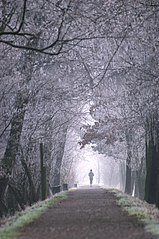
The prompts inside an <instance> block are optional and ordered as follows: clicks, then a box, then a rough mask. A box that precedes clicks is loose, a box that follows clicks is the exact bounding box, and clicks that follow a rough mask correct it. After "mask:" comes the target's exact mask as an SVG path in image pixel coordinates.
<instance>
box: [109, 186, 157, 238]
mask: <svg viewBox="0 0 159 239" xmlns="http://www.w3.org/2000/svg"><path fill="white" fill-rule="evenodd" d="M111 191H112V192H113V193H115V195H116V197H117V203H118V205H120V206H121V207H122V208H123V210H125V211H127V212H128V214H129V215H130V216H135V217H137V219H138V220H139V221H140V222H142V223H143V225H144V228H145V231H147V232H151V233H152V234H153V235H155V236H159V210H158V209H157V208H156V207H155V205H150V204H148V203H147V202H145V201H142V200H140V199H138V198H135V197H132V196H130V195H128V194H125V193H123V192H121V191H118V190H111Z"/></svg>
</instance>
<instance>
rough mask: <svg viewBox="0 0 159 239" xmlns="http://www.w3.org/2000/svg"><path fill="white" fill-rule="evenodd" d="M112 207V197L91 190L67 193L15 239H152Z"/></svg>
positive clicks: (113, 197) (103, 192) (103, 191)
mask: <svg viewBox="0 0 159 239" xmlns="http://www.w3.org/2000/svg"><path fill="white" fill-rule="evenodd" d="M154 238H155V237H153V236H152V235H151V234H149V233H146V232H145V231H144V229H143V227H142V225H141V224H140V223H139V222H137V220H136V219H134V218H133V217H129V216H128V215H127V213H126V212H123V211H122V210H121V208H120V207H119V206H117V204H116V199H115V196H114V195H113V193H111V192H108V191H106V190H105V189H102V188H98V187H92V188H81V189H78V190H76V191H70V192H68V199H66V200H63V201H61V202H60V203H58V204H56V205H54V206H52V208H51V209H49V210H48V211H47V212H46V213H45V214H43V215H42V216H41V217H40V218H39V219H38V220H36V221H35V222H34V223H32V224H31V225H29V226H27V227H26V228H25V229H23V230H22V231H21V235H20V237H19V239H154Z"/></svg>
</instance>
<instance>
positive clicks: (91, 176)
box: [88, 169, 94, 186]
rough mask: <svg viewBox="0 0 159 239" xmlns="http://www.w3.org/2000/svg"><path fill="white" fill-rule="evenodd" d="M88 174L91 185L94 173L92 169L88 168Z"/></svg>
mask: <svg viewBox="0 0 159 239" xmlns="http://www.w3.org/2000/svg"><path fill="white" fill-rule="evenodd" d="M88 176H89V180H90V186H92V182H93V177H94V173H93V172H92V169H90V172H89V174H88Z"/></svg>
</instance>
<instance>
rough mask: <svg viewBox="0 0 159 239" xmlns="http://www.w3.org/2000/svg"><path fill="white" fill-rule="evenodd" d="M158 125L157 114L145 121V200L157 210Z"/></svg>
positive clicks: (158, 178) (158, 195)
mask: <svg viewBox="0 0 159 239" xmlns="http://www.w3.org/2000/svg"><path fill="white" fill-rule="evenodd" d="M158 127H159V123H158V114H154V115H152V116H151V117H150V118H149V119H148V120H147V128H146V136H147V139H146V181H145V200H146V201H147V202H148V203H152V204H155V205H156V206H157V207H158V208H159V129H158Z"/></svg>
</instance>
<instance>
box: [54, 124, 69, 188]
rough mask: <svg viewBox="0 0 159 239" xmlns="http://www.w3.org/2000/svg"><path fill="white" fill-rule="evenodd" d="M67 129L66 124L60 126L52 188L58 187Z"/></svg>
mask: <svg viewBox="0 0 159 239" xmlns="http://www.w3.org/2000/svg"><path fill="white" fill-rule="evenodd" d="M67 129H68V125H67V123H66V124H64V125H63V126H62V128H61V129H60V132H59V133H60V140H59V142H58V145H57V151H56V163H55V166H54V167H55V168H54V173H53V182H52V183H53V186H58V185H60V172H61V164H62V158H63V154H64V149H65V143H66V136H67Z"/></svg>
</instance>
